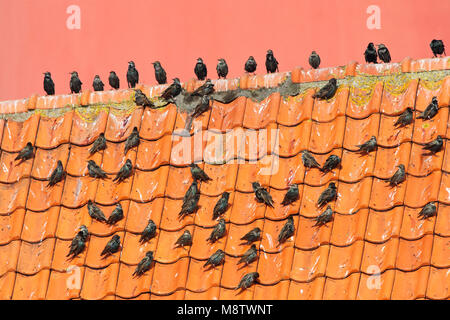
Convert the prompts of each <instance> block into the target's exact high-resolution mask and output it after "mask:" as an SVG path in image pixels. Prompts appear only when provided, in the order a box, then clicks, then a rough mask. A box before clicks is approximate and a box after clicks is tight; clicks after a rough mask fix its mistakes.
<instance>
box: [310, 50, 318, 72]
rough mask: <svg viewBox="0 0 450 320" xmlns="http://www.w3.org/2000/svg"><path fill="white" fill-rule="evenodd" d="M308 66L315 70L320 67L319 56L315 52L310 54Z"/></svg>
mask: <svg viewBox="0 0 450 320" xmlns="http://www.w3.org/2000/svg"><path fill="white" fill-rule="evenodd" d="M309 65H310V66H311V67H312V68H313V69H317V68H318V67H319V66H320V56H319V55H318V54H317V53H316V52H315V51H313V52H311V55H310V56H309Z"/></svg>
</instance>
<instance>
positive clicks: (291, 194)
mask: <svg viewBox="0 0 450 320" xmlns="http://www.w3.org/2000/svg"><path fill="white" fill-rule="evenodd" d="M299 198H300V195H299V193H298V185H297V184H293V185H292V186H291V187H290V188H289V190H288V192H286V194H285V195H284V199H283V201H282V202H281V204H282V205H283V206H287V205H290V204H291V203H293V202H295V201H297V200H298V199H299Z"/></svg>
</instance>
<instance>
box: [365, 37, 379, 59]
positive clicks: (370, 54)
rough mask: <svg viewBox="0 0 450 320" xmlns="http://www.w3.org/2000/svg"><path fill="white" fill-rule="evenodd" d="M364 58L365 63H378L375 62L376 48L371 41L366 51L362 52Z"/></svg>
mask: <svg viewBox="0 0 450 320" xmlns="http://www.w3.org/2000/svg"><path fill="white" fill-rule="evenodd" d="M364 58H365V59H366V63H378V62H377V49H375V46H374V44H373V42H371V43H369V45H368V46H367V49H366V51H365V52H364Z"/></svg>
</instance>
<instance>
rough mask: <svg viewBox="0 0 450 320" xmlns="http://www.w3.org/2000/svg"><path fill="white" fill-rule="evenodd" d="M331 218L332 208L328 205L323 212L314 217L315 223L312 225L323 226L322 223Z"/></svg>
mask: <svg viewBox="0 0 450 320" xmlns="http://www.w3.org/2000/svg"><path fill="white" fill-rule="evenodd" d="M332 218H333V210H332V209H331V206H330V205H328V206H327V209H326V210H325V211H324V212H322V213H321V214H320V215H319V216H318V217H317V218H315V220H316V224H315V225H314V227H320V226H323V225H324V224H326V223H328V222H330V221H331V219H332Z"/></svg>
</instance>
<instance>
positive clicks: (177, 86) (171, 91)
mask: <svg viewBox="0 0 450 320" xmlns="http://www.w3.org/2000/svg"><path fill="white" fill-rule="evenodd" d="M180 93H181V83H180V79H178V78H174V79H173V83H172V84H171V85H170V86H168V87H167V88H166V89H165V90H164V91H163V93H161V98H163V99H164V100H166V101H171V100H173V98H175V97H176V96H178V95H179V94H180Z"/></svg>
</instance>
